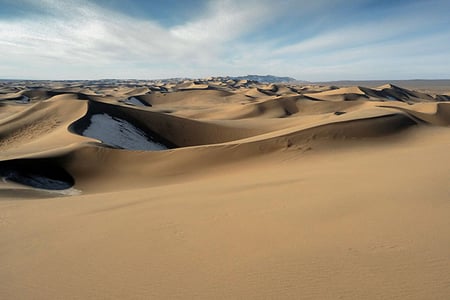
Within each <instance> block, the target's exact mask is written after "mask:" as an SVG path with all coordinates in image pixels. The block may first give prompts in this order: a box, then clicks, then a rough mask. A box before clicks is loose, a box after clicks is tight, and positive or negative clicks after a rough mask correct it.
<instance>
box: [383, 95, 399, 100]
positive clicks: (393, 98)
mask: <svg viewBox="0 0 450 300" xmlns="http://www.w3.org/2000/svg"><path fill="white" fill-rule="evenodd" d="M386 98H387V99H388V100H391V101H398V99H397V98H395V97H392V96H386Z"/></svg>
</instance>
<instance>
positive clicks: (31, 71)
mask: <svg viewBox="0 0 450 300" xmlns="http://www.w3.org/2000/svg"><path fill="white" fill-rule="evenodd" d="M8 1H9V0H8ZM18 1H21V3H23V5H26V6H27V7H28V8H29V11H31V12H33V13H30V14H28V15H27V17H26V18H22V19H18V18H8V19H3V20H2V19H0V28H1V30H0V52H1V53H2V55H1V57H0V72H1V76H8V77H36V78H95V77H117V78H119V77H120V78H123V77H134V78H139V77H141V78H144V77H146V78H155V77H167V76H207V75H215V74H217V75H219V74H222V75H224V74H240V73H241V74H242V73H274V74H283V75H284V74H285V75H290V76H295V77H298V78H302V79H307V80H308V79H309V80H324V79H338V78H355V77H357V76H358V77H362V76H363V77H365V78H370V77H380V76H388V75H391V76H392V78H394V77H399V76H407V77H408V72H410V73H411V74H415V75H414V76H416V75H417V76H420V75H421V74H423V75H422V76H433V74H436V76H448V77H450V73H449V72H450V71H447V72H445V70H444V69H445V67H446V68H447V70H450V61H449V59H448V58H447V59H446V56H445V55H444V53H448V51H449V50H450V43H449V42H448V41H449V40H450V33H449V30H448V29H445V28H448V27H445V26H446V25H450V24H449V21H448V20H447V17H446V16H445V15H446V13H445V12H446V10H444V9H443V8H444V7H445V8H448V7H449V5H447V4H446V3H445V1H444V2H443V1H438V0H434V1H433V0H432V2H433V3H432V4H434V6H431V8H430V7H428V6H424V5H423V3H412V4H411V3H409V4H407V5H406V4H405V5H403V6H397V7H396V8H395V9H393V10H388V9H385V10H383V11H382V12H383V14H384V15H382V14H378V15H377V14H374V16H373V17H361V16H359V17H355V15H353V14H355V12H354V11H353V10H354V9H358V8H359V9H365V8H364V4H365V3H366V2H370V1H364V0H352V1H348V2H346V4H341V6H338V5H337V4H336V2H334V1H333V2H330V1H325V0H321V1H316V2H315V3H314V4H308V3H306V2H305V3H302V2H299V1H294V0H286V1H284V2H283V3H280V4H276V3H275V2H273V1H269V0H262V1H256V0H249V1H238V0H217V1H205V5H204V6H203V7H201V9H202V10H201V11H199V12H198V13H197V14H196V15H195V17H192V18H191V19H189V20H188V21H186V22H185V23H184V24H181V25H180V24H177V25H173V26H170V25H167V26H162V25H161V24H160V23H158V22H157V21H156V20H151V19H136V18H133V17H131V16H129V15H127V14H125V13H123V12H120V11H113V10H110V9H106V8H104V7H101V6H99V5H96V4H95V3H94V2H89V1H87V0H65V1H64V0H63V1H56V0H42V1H32V0H18ZM419 2H420V1H419ZM344 5H347V6H348V8H347V7H344ZM350 8H351V9H350ZM199 9H200V8H199ZM174 10H176V8H174ZM324 16H326V18H325V17H324ZM364 16H370V13H368V12H367V11H365V13H364ZM349 17H355V20H354V21H352V22H340V21H339V19H343V18H349ZM308 20H310V21H308ZM307 21H308V22H309V23H310V24H311V26H313V25H314V28H315V30H314V31H311V28H312V27H311V26H310V27H308V25H307V24H308V22H307ZM313 23H314V24H313ZM278 24H284V25H283V26H284V27H277V26H278ZM311 32H314V34H313V35H312V36H311ZM253 35H257V36H259V37H260V38H258V39H252V38H251V37H252V36H253ZM280 41H283V42H282V43H281V44H282V45H280ZM431 57H434V58H433V59H432V58H431ZM436 57H440V58H441V62H440V63H439V62H437V61H436V59H435V58H436ZM383 60H384V61H383ZM418 61H419V62H428V63H429V66H428V67H425V66H424V64H423V63H418ZM408 62H409V63H410V66H408V67H407V66H406V65H407V63H408ZM394 65H396V66H398V68H397V70H396V69H395V68H393V67H392V66H394ZM383 66H384V67H383ZM360 68H366V70H363V71H361V70H360ZM383 68H384V69H385V70H386V71H385V72H383ZM433 68H434V69H435V70H436V72H435V73H433V72H432V71H433ZM400 69H401V70H400ZM363 72H366V73H364V74H363ZM421 72H422V73H421Z"/></svg>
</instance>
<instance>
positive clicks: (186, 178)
mask: <svg viewBox="0 0 450 300" xmlns="http://www.w3.org/2000/svg"><path fill="white" fill-rule="evenodd" d="M431 88H432V87H431ZM431 88H430V89H431ZM423 90H424V89H423V86H421V91H417V90H414V89H411V88H404V87H400V86H399V85H392V84H389V83H386V84H384V85H383V84H379V83H378V82H377V85H374V86H371V87H365V86H345V87H338V86H327V85H317V84H303V85H298V84H295V83H286V84H281V83H269V84H262V83H258V82H256V81H251V80H239V79H231V78H225V79H223V78H208V79H196V80H182V81H170V80H169V81H93V82H89V81H84V82H81V81H80V82H77V81H73V82H16V83H15V82H6V83H5V82H3V83H2V84H1V85H0V177H1V181H0V262H1V265H2V268H1V270H0V282H2V283H7V284H2V285H0V298H5V299H16V298H18V299H19V298H22V299H23V298H35V299H49V298H76V299H81V298H82V299H98V298H102V297H103V298H111V299H124V298H143V299H148V298H156V299H169V298H170V299H178V298H179V299H186V298H202V299H211V298H225V299H236V298H245V299H262V298H284V299H298V298H299V297H300V298H301V297H304V298H307V299H336V298H339V297H342V298H349V299H380V298H383V299H396V298H397V299H398V298H408V299H423V298H427V297H431V298H433V299H444V298H445V297H446V296H447V295H448V294H449V293H450V288H449V285H448V274H449V273H450V269H449V266H450V261H449V258H448V245H450V239H449V235H448V232H447V230H446V228H448V226H449V225H450V223H449V220H450V209H449V206H448V195H449V193H450V190H449V185H448V182H450V177H449V176H450V169H449V166H450V160H449V156H448V155H447V152H448V149H449V146H450V130H449V125H450V102H448V95H447V94H448V92H445V91H444V92H443V90H442V88H440V89H439V91H438V92H436V93H425V92H424V91H423ZM449 91H450V88H449ZM23 97H27V98H23ZM22 100H23V101H22ZM25 100H26V101H25Z"/></svg>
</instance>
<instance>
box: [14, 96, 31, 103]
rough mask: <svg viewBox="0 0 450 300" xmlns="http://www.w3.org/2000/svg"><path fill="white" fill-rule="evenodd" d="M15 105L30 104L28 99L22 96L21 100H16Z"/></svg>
mask: <svg viewBox="0 0 450 300" xmlns="http://www.w3.org/2000/svg"><path fill="white" fill-rule="evenodd" d="M16 103H20V104H28V103H30V98H29V97H27V96H25V95H23V96H22V98H20V99H19V100H16Z"/></svg>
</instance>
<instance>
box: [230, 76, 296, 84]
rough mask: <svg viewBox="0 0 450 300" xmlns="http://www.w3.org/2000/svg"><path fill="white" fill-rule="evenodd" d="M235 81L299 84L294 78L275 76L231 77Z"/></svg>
mask: <svg viewBox="0 0 450 300" xmlns="http://www.w3.org/2000/svg"><path fill="white" fill-rule="evenodd" d="M230 78H232V79H234V80H250V81H257V82H261V83H281V82H283V83H288V82H297V81H298V80H297V79H295V78H292V77H279V76H273V75H246V76H237V77H230Z"/></svg>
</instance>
